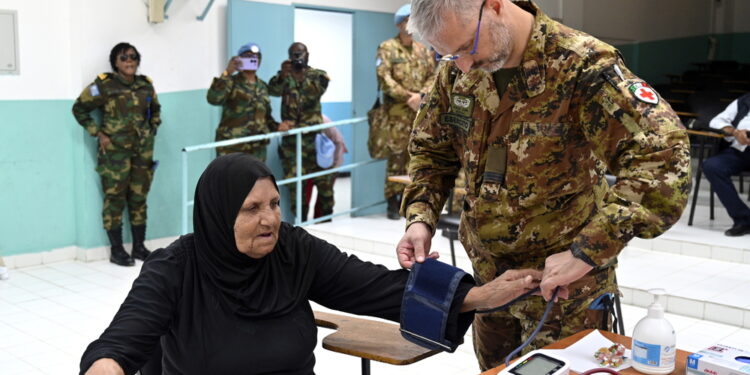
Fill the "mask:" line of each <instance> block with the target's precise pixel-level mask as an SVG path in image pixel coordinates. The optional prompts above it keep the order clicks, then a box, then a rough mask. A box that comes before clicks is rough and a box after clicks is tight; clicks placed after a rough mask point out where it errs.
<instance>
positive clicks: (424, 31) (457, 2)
mask: <svg viewBox="0 0 750 375" xmlns="http://www.w3.org/2000/svg"><path fill="white" fill-rule="evenodd" d="M467 3H468V4H467ZM474 3H476V4H474ZM479 4H481V3H480V0H469V1H467V0H412V2H411V15H410V16H409V24H408V25H407V30H408V31H409V32H410V33H412V34H419V36H420V37H422V38H424V39H427V38H433V37H435V36H436V35H437V33H438V31H440V29H442V28H443V15H444V14H446V12H455V13H456V15H457V16H458V17H459V18H466V15H467V14H468V13H469V11H471V10H473V9H475V8H477V6H478V5H479Z"/></svg>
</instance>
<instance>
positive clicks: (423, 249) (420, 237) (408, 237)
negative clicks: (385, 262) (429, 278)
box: [396, 223, 440, 268]
mask: <svg viewBox="0 0 750 375" xmlns="http://www.w3.org/2000/svg"><path fill="white" fill-rule="evenodd" d="M431 244H432V231H431V230H430V227H429V226H428V225H427V224H425V223H414V224H412V225H409V228H406V233H404V236H403V237H401V241H399V242H398V245H397V246H396V256H397V257H398V263H399V264H400V265H401V267H404V268H411V267H412V266H413V265H414V262H417V263H422V262H424V260H425V258H433V259H437V258H438V257H440V254H438V253H437V252H436V251H435V252H432V253H430V254H429V255H427V252H428V251H430V246H431Z"/></svg>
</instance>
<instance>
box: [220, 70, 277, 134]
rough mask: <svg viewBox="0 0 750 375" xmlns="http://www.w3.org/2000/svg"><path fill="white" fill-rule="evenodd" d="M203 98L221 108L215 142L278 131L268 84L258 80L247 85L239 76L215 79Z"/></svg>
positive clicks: (240, 75) (241, 76)
mask: <svg viewBox="0 0 750 375" xmlns="http://www.w3.org/2000/svg"><path fill="white" fill-rule="evenodd" d="M206 99H207V100H208V102H209V103H211V104H213V105H221V106H222V111H221V123H220V124H219V127H218V128H217V129H216V139H217V140H223V139H234V138H241V137H247V136H251V135H256V134H267V133H270V132H274V131H276V130H277V129H278V123H276V121H275V120H274V119H273V116H272V114H271V100H270V98H269V96H268V85H266V83H265V82H264V81H263V80H261V79H260V78H257V81H256V82H255V83H254V84H253V83H249V82H247V80H246V79H245V76H244V75H242V74H235V75H233V76H229V77H227V76H222V77H219V78H214V81H213V83H211V87H210V88H209V89H208V93H207V94H206ZM264 143H268V141H266V142H264Z"/></svg>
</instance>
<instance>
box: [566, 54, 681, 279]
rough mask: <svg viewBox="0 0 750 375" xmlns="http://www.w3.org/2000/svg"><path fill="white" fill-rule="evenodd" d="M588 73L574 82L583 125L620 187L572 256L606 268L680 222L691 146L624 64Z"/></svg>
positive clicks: (597, 66)
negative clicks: (635, 242)
mask: <svg viewBox="0 0 750 375" xmlns="http://www.w3.org/2000/svg"><path fill="white" fill-rule="evenodd" d="M604 61H607V62H604ZM591 65H592V67H590V68H587V69H585V70H589V72H584V74H585V75H586V74H587V75H589V76H590V77H591V80H584V81H583V82H579V86H581V87H582V88H581V89H582V90H583V91H584V92H583V95H582V96H581V99H580V103H578V105H579V108H580V114H579V115H580V119H581V125H582V129H583V132H584V134H585V136H586V137H587V139H588V141H589V142H591V143H593V144H594V148H593V150H594V153H595V154H596V156H597V157H598V158H599V159H600V160H602V161H604V162H605V163H606V165H607V169H608V170H609V173H611V174H613V175H614V176H615V177H617V182H616V183H615V185H614V186H612V187H611V188H610V189H609V191H608V192H607V194H606V195H605V199H604V202H603V204H602V206H601V207H600V209H599V211H598V212H597V213H596V214H595V215H594V217H593V218H592V219H591V221H590V222H589V223H588V224H587V225H586V227H584V229H583V230H582V231H581V232H580V234H579V235H578V236H577V237H576V239H575V240H574V241H573V244H572V245H571V250H572V251H573V253H574V254H575V255H576V256H578V257H579V258H581V259H583V260H585V261H587V262H588V263H589V264H591V265H596V266H605V265H608V264H611V263H612V262H614V261H615V258H616V257H617V255H618V253H619V252H620V250H621V249H622V248H623V247H624V246H625V244H626V243H627V242H628V241H629V240H630V239H631V238H633V237H635V236H638V237H641V238H653V237H656V236H659V235H660V234H662V233H663V232H664V231H666V230H667V229H669V228H670V227H671V226H672V225H673V224H674V223H675V222H677V220H678V219H679V218H680V215H681V214H682V211H683V209H684V207H685V204H686V203H687V196H688V193H689V190H690V144H689V140H688V136H687V133H686V132H685V129H684V127H683V126H682V124H681V123H680V120H679V118H678V117H677V115H676V114H675V113H674V111H673V110H672V108H671V107H670V106H669V104H667V103H666V101H664V100H663V99H660V98H659V96H658V94H657V93H656V91H654V90H652V89H651V88H650V87H648V86H647V85H645V82H643V81H642V80H641V79H639V78H638V77H636V76H635V75H633V74H632V73H631V72H630V71H628V70H627V69H626V68H625V65H624V64H623V63H622V60H620V59H618V58H610V59H602V60H600V61H597V62H595V63H594V64H591ZM580 83H583V84H580ZM643 85H645V86H643ZM641 88H644V89H645V90H644V91H640V89H641ZM639 98H640V99H639Z"/></svg>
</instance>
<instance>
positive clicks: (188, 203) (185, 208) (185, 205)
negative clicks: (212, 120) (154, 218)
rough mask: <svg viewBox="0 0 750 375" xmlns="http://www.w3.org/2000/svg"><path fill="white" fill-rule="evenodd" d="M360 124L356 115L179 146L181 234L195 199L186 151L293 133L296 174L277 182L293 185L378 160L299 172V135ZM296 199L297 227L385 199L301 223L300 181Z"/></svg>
mask: <svg viewBox="0 0 750 375" xmlns="http://www.w3.org/2000/svg"><path fill="white" fill-rule="evenodd" d="M362 123H367V118H366V117H357V118H352V119H348V120H341V121H333V122H329V123H325V124H320V125H314V126H306V127H303V128H297V129H292V130H288V131H283V132H275V133H268V134H259V135H253V136H250V137H243V138H235V139H228V140H225V141H219V142H211V143H206V144H201V145H195V146H187V147H185V148H183V149H182V234H187V232H188V216H189V210H190V207H192V206H193V204H194V202H193V201H192V200H189V198H188V190H189V189H188V186H189V185H188V153H190V152H194V151H199V150H209V149H215V148H217V147H224V146H232V145H237V144H241V143H247V142H255V141H262V140H266V139H273V138H281V137H284V136H288V135H294V136H296V139H297V150H296V159H297V160H296V165H297V168H296V176H295V177H292V178H287V179H284V180H281V181H277V182H276V184H277V185H278V186H282V185H287V184H292V183H295V182H302V181H304V180H308V179H311V178H315V177H320V176H325V175H328V174H332V173H337V172H341V171H346V170H351V169H355V168H359V167H362V166H365V165H368V164H372V163H376V162H379V161H381V159H371V160H368V161H363V162H356V163H350V164H346V165H342V166H340V167H337V168H331V169H326V170H323V171H319V172H315V173H308V174H306V175H303V174H302V134H305V133H310V132H316V131H320V130H323V129H327V128H332V127H335V126H342V125H350V124H351V125H355V124H362ZM295 199H296V203H297V205H296V207H297V208H296V210H295V211H296V212H295V218H294V224H295V225H299V226H305V225H310V224H315V223H318V222H321V221H325V220H329V219H332V218H334V217H336V216H340V215H346V214H350V213H353V212H357V211H360V210H364V209H367V208H371V207H375V206H378V205H381V204H383V203H385V201H384V200H383V201H379V202H376V203H372V204H368V205H363V206H358V207H354V208H351V209H349V210H346V211H342V212H335V213H333V214H330V215H326V216H322V217H319V218H315V219H312V220H307V221H305V222H302V184H301V183H298V184H297V186H296V192H295Z"/></svg>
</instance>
